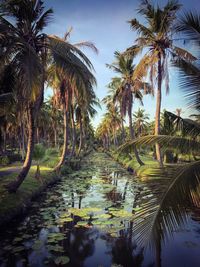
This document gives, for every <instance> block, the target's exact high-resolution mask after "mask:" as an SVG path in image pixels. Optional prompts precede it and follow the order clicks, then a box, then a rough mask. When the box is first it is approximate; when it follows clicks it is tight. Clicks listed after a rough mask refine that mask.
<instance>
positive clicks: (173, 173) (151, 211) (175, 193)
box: [121, 13, 200, 246]
mask: <svg viewBox="0 0 200 267" xmlns="http://www.w3.org/2000/svg"><path fill="white" fill-rule="evenodd" d="M178 29H179V30H181V31H183V33H186V37H187V38H189V40H192V41H195V43H196V45H197V46H199V40H200V19H199V15H197V14H194V13H186V14H185V15H184V16H183V17H181V19H180V25H179V26H178ZM175 65H176V66H178V67H179V68H180V72H181V74H182V75H181V85H182V88H183V89H184V91H185V92H186V97H187V100H188V104H189V106H190V107H193V108H195V109H196V111H197V112H198V113H199V111H200V90H199V88H200V87H199V80H200V68H199V67H198V66H197V65H193V64H192V63H188V62H185V60H182V59H180V58H179V59H178V60H177V61H175ZM168 116H169V117H170V120H171V122H172V123H173V124H174V122H175V123H176V125H178V126H181V130H182V135H181V136H170V135H163V136H162V135H160V136H153V135H151V136H145V137H141V138H139V139H138V140H137V141H135V144H137V145H144V144H145V145H154V144H155V143H156V142H158V143H160V144H162V147H163V148H164V149H165V148H166V149H167V148H168V147H170V148H171V149H175V150H176V151H179V152H180V153H186V154H188V153H189V152H191V153H196V154H197V155H199V151H200V142H199V132H200V128H199V127H200V125H199V123H198V122H196V121H192V120H189V119H182V118H181V117H179V116H176V115H175V114H172V113H168ZM179 129H180V128H179ZM194 137H195V138H196V140H195V139H194ZM129 145H130V146H129V148H131V144H129ZM125 146H126V144H125V145H124V147H121V149H122V150H124V149H125V150H126V149H128V146H127V147H126V148H125ZM158 177H160V179H158ZM199 177H200V160H195V161H192V162H190V163H187V164H186V163H184V164H181V165H179V166H177V165H175V166H170V167H165V169H164V170H163V169H162V168H161V169H160V170H159V169H155V172H153V170H152V173H151V179H150V181H149V182H148V183H147V186H148V187H149V190H150V191H151V195H150V197H148V198H147V202H146V203H144V202H143V201H142V203H141V204H142V206H143V207H145V209H141V210H139V211H138V212H136V214H135V221H136V220H137V218H138V219H139V221H138V223H137V222H136V226H135V228H134V231H135V234H136V236H138V239H139V240H138V241H139V242H140V243H142V244H143V245H146V244H147V243H151V244H152V242H153V245H156V246H157V244H158V242H159V243H160V239H162V241H163V243H164V240H165V238H166V237H167V236H168V234H173V231H174V230H175V229H176V227H177V226H178V225H180V223H187V216H188V215H187V209H186V208H185V207H183V203H185V202H186V203H187V205H188V207H191V206H194V207H197V208H199V205H200V190H199ZM152 178H156V180H154V179H152ZM151 181H152V182H151ZM159 184H162V187H160V186H159ZM153 188H154V189H153ZM152 193H153V194H152ZM147 194H148V193H147ZM137 204H138V205H140V203H139V201H138V203H137ZM141 216H142V217H143V218H145V220H142V221H141ZM137 234H138V235H137Z"/></svg>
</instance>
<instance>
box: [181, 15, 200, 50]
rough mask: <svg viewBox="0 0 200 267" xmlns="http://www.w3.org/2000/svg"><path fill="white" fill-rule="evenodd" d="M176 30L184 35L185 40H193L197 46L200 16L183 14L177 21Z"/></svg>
mask: <svg viewBox="0 0 200 267" xmlns="http://www.w3.org/2000/svg"><path fill="white" fill-rule="evenodd" d="M176 30H178V31H181V32H183V33H184V34H185V36H186V39H187V40H190V41H191V40H193V41H195V42H196V43H197V45H198V46H199V41H200V15H199V13H197V12H187V13H186V12H185V13H184V14H183V15H182V16H181V17H180V19H179V22H178V25H177V26H176Z"/></svg>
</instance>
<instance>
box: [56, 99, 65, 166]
mask: <svg viewBox="0 0 200 267" xmlns="http://www.w3.org/2000/svg"><path fill="white" fill-rule="evenodd" d="M63 111H64V114H63V120H64V143H63V151H62V155H61V158H60V161H59V163H58V164H57V165H56V167H55V168H54V170H55V171H57V170H59V169H60V167H61V166H62V165H63V163H64V162H65V157H66V154H67V146H68V111H67V109H66V102H65V101H64V103H63Z"/></svg>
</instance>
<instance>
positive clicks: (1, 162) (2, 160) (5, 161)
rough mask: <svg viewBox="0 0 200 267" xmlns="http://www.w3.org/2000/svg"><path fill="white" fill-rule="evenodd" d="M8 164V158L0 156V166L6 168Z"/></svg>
mask: <svg viewBox="0 0 200 267" xmlns="http://www.w3.org/2000/svg"><path fill="white" fill-rule="evenodd" d="M9 163H10V160H9V157H8V156H0V165H2V166H6V165H8V164H9Z"/></svg>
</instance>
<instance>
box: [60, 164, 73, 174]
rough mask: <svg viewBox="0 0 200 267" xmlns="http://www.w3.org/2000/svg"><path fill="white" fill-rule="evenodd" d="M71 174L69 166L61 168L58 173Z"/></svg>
mask: <svg viewBox="0 0 200 267" xmlns="http://www.w3.org/2000/svg"><path fill="white" fill-rule="evenodd" d="M71 172H72V169H71V167H70V166H67V165H63V166H62V167H61V170H60V173H61V174H62V175H65V174H68V173H71Z"/></svg>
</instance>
